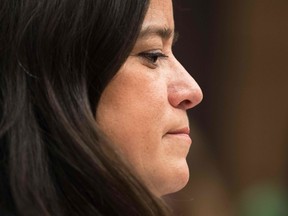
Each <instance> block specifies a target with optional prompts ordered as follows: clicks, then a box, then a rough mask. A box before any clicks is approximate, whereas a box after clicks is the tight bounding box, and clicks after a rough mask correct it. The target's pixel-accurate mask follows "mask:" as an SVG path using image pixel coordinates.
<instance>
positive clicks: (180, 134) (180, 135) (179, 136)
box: [166, 133, 192, 144]
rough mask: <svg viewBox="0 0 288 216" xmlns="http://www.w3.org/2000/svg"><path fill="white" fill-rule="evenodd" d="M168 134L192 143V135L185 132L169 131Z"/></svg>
mask: <svg viewBox="0 0 288 216" xmlns="http://www.w3.org/2000/svg"><path fill="white" fill-rule="evenodd" d="M166 136H169V137H174V138H176V139H181V140H185V142H187V143H189V144H191V143H192V140H191V137H190V136H189V135H188V134H185V133H167V134H166Z"/></svg>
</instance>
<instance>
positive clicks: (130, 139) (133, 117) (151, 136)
mask: <svg viewBox="0 0 288 216" xmlns="http://www.w3.org/2000/svg"><path fill="white" fill-rule="evenodd" d="M133 69H134V70H133ZM133 69H130V70H128V68H127V67H125V70H121V71H119V72H118V74H117V76H116V77H115V78H114V79H113V80H112V81H111V82H110V83H109V85H108V86H107V87H106V89H105V90H104V92H103V94H102V96H101V98H100V101H99V105H98V108H97V112H96V121H97V122H98V124H99V126H100V128H101V129H102V130H103V131H104V133H105V134H106V135H107V136H108V137H109V138H110V139H111V140H112V141H113V142H114V143H115V144H117V145H120V146H121V148H122V150H124V151H127V152H128V153H131V154H134V153H135V152H137V151H138V152H141V151H143V152H147V151H149V150H150V149H151V146H148V145H147V144H148V143H151V142H153V140H154V142H155V141H158V140H159V139H160V138H161V137H160V134H161V133H162V129H163V125H162V124H163V122H165V121H164V119H165V117H164V113H166V112H165V111H164V110H165V107H167V103H168V100H167V87H166V85H165V83H164V82H163V79H156V77H155V75H156V74H154V75H153V74H151V72H150V73H149V72H147V71H145V70H142V71H141V70H139V67H137V68H133ZM146 70H147V69H146ZM139 154H140V153H139ZM134 156H135V155H134ZM138 156H139V155H138V154H137V155H136V156H135V157H138Z"/></svg>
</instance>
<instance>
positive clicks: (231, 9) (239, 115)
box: [167, 0, 288, 216]
mask: <svg viewBox="0 0 288 216" xmlns="http://www.w3.org/2000/svg"><path fill="white" fill-rule="evenodd" d="M174 13H175V14H174V16H175V23H176V30H177V31H178V32H179V34H180V37H179V41H178V42H177V43H176V45H175V47H174V54H175V55H176V57H177V58H178V60H179V61H180V62H181V63H182V64H183V65H184V67H185V68H186V69H187V70H188V71H189V72H190V74H191V75H192V76H193V77H194V78H195V79H196V81H197V82H198V83H199V85H200V86H201V88H202V90H203V93H204V100H203V101H202V103H201V104H200V105H199V106H197V107H196V108H194V109H193V110H191V111H190V112H189V115H190V119H191V135H192V138H193V144H192V146H191V150H190V153H189V156H188V160H189V162H188V163H189V167H190V175H191V177H190V182H189V184H188V185H187V186H186V187H185V188H184V189H183V190H182V191H180V192H178V193H176V194H173V195H172V196H169V197H167V200H168V202H170V203H171V205H173V206H174V209H175V215H177V216H178V215H179V216H186V215H187V216H188V215H189V216H190V215H191V216H287V215H288V199H287V194H288V193H287V192H288V189H287V188H288V181H287V180H288V1H287V0H233V1H228V0H217V1H215V0H174Z"/></svg>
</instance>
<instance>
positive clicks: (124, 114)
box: [96, 0, 202, 196]
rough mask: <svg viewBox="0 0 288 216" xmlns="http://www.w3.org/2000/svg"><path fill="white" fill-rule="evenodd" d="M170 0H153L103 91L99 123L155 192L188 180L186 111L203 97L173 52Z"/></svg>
mask: <svg viewBox="0 0 288 216" xmlns="http://www.w3.org/2000/svg"><path fill="white" fill-rule="evenodd" d="M172 10H173V9H172V2H171V0H151V3H150V6H149V9H148V11H147V14H146V16H145V19H144V22H143V26H142V30H141V32H140V35H139V37H138V39H137V41H136V44H135V46H134V48H133V51H132V52H131V54H130V56H129V57H128V59H127V60H126V62H125V63H124V65H123V66H122V67H121V69H120V70H119V71H118V73H117V74H116V75H115V77H114V78H113V79H112V80H111V81H110V83H109V84H108V85H107V87H106V88H105V89H104V91H103V94H102V95H101V98H100V101H99V105H98V107H97V110H96V121H97V122H98V124H99V126H100V128H101V129H102V130H103V131H104V133H105V134H106V135H107V136H108V137H109V138H110V139H111V140H112V142H113V143H114V144H115V146H116V148H117V149H119V151H120V152H121V154H123V156H124V158H125V159H127V161H128V162H129V163H130V164H131V165H132V168H133V169H134V171H135V172H136V174H137V175H138V176H139V177H140V178H141V179H142V180H143V181H144V183H145V185H147V187H148V188H149V189H150V190H151V191H152V192H153V193H154V194H155V195H156V196H162V195H165V194H169V193H172V192H176V191H178V190H180V189H181V188H183V187H184V186H185V185H186V183H187V181H188V178H189V170H188V166H187V162H186V156H187V154H188V151H189V148H190V145H191V143H192V141H191V138H190V136H189V121H188V117H187V113H186V112H187V110H188V109H191V108H193V107H194V106H196V105H197V104H198V103H199V102H200V101H201V100H202V92H201V89H200V88H199V86H198V84H197V83H196V82H195V80H194V79H193V78H192V77H191V76H190V75H189V73H188V72H187V71H186V70H185V69H184V68H183V66H182V65H181V64H180V63H179V62H178V61H177V59H176V58H175V57H174V55H173V53H172V44H173V40H174V37H175V36H174V20H173V11H172Z"/></svg>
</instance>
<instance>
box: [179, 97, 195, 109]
mask: <svg viewBox="0 0 288 216" xmlns="http://www.w3.org/2000/svg"><path fill="white" fill-rule="evenodd" d="M180 106H181V108H182V109H190V108H192V107H193V102H192V101H191V100H188V99H186V100H183V101H182V102H181V103H180Z"/></svg>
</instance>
